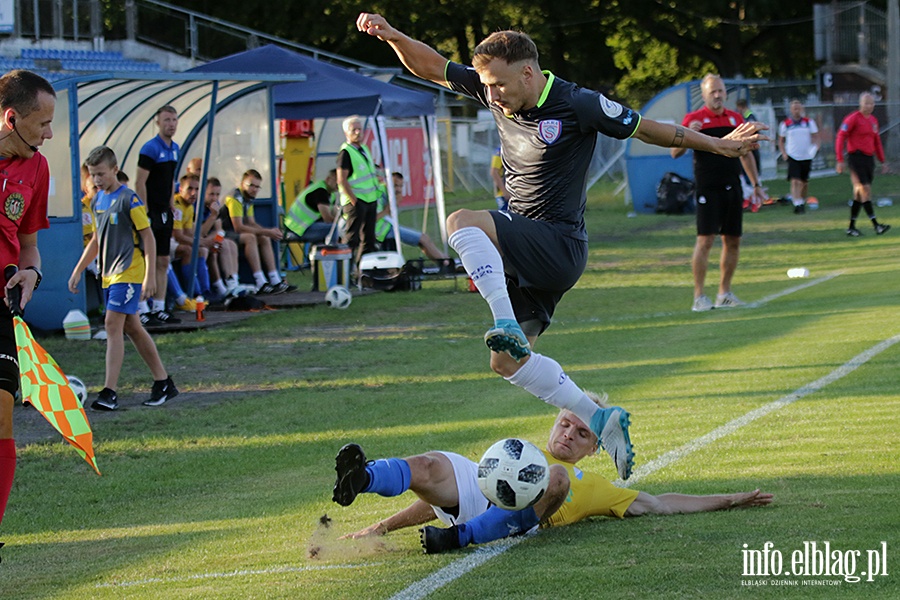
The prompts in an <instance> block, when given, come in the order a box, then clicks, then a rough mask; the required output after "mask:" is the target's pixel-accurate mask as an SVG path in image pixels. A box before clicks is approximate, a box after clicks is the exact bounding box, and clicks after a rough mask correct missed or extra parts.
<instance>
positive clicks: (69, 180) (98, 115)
mask: <svg viewBox="0 0 900 600" xmlns="http://www.w3.org/2000/svg"><path fill="white" fill-rule="evenodd" d="M303 80H304V76H303V75H301V74H293V75H279V76H272V75H260V74H256V75H248V74H223V73H166V74H160V73H147V74H134V73H129V74H128V76H127V77H120V76H116V75H114V74H97V75H88V76H83V77H76V78H71V79H63V80H58V81H55V82H54V83H53V86H54V89H55V90H56V93H57V103H56V113H55V116H54V124H53V128H54V137H53V139H51V140H48V141H47V142H45V143H44V146H43V147H42V149H41V152H42V153H43V154H44V155H45V156H46V157H47V159H48V161H49V163H50V175H51V185H50V199H49V206H48V212H49V217H50V229H48V230H44V231H41V232H40V233H39V234H38V247H39V248H40V251H41V256H42V261H43V270H44V283H43V285H42V286H41V289H40V291H39V292H38V293H37V294H35V296H34V299H33V300H32V302H31V303H30V304H29V305H28V307H27V310H26V312H25V318H26V320H27V321H28V322H29V324H31V325H32V326H34V327H37V328H39V329H45V330H56V329H60V328H61V327H62V321H63V318H64V317H65V315H66V314H67V313H68V311H69V310H71V309H75V308H77V309H81V310H86V309H87V297H86V293H85V285H84V280H82V284H81V285H80V286H79V290H78V293H77V294H71V293H70V292H69V291H68V289H67V283H68V279H69V275H70V274H71V272H72V269H73V268H74V266H75V264H76V263H77V262H78V259H79V257H80V256H81V252H82V249H83V243H82V217H81V214H82V213H81V197H82V192H81V181H80V165H81V163H82V160H83V159H82V157H83V156H86V155H87V153H89V152H90V151H91V149H92V148H94V147H96V146H100V145H107V146H109V147H110V148H112V149H113V151H115V152H116V155H117V157H118V159H119V168H120V169H122V170H124V171H125V172H126V173H128V174H129V176H131V177H132V178H133V177H134V175H135V173H136V168H137V160H138V154H139V152H140V149H141V146H142V145H143V144H144V142H146V141H148V140H150V139H151V138H153V137H154V136H155V135H156V134H157V129H156V125H155V116H156V111H157V110H158V109H159V108H160V107H161V106H164V105H171V106H173V107H175V108H176V110H178V113H179V134H178V137H179V138H180V139H183V140H184V143H182V144H181V146H182V148H190V147H192V145H193V143H194V141H195V140H198V138H199V137H200V136H205V140H204V142H203V143H202V145H201V147H202V148H203V149H204V158H205V160H204V162H203V167H204V173H203V178H204V180H205V179H206V177H207V176H208V173H209V172H212V171H211V169H216V175H217V176H218V177H220V178H222V179H223V181H230V180H236V179H237V177H239V175H240V173H242V172H243V171H244V170H246V168H249V167H253V168H257V169H258V170H260V171H261V172H264V173H266V174H269V175H270V176H268V177H265V179H264V181H266V182H267V183H268V185H267V186H266V191H267V192H268V194H267V195H266V194H265V193H261V194H260V197H259V198H258V200H257V205H258V206H260V207H262V208H263V210H262V211H260V213H259V220H260V221H261V222H262V223H267V222H269V223H270V224H273V225H274V219H275V216H276V215H277V194H276V189H275V186H276V183H275V180H276V178H275V177H274V174H275V172H276V170H275V169H276V167H275V137H274V136H275V132H274V131H273V123H274V119H275V109H274V103H273V99H272V98H273V88H274V86H275V84H276V83H285V82H286V81H293V82H302V81H303ZM184 132H188V133H187V135H186V136H185V135H184ZM179 161H184V156H181V157H179ZM264 196H266V197H264Z"/></svg>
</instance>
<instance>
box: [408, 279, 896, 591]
mask: <svg viewBox="0 0 900 600" xmlns="http://www.w3.org/2000/svg"><path fill="white" fill-rule="evenodd" d="M815 283H818V282H817V281H811V282H809V283H807V284H804V287H808V286H809V285H815ZM786 293H789V291H787V292H786ZM761 302H762V301H761ZM897 342H900V334H898V335H895V336H894V337H892V338H889V339H886V340H884V341H883V342H880V343H878V344H875V345H874V346H872V347H871V348H869V349H868V350H866V351H865V352H862V353H861V354H858V355H856V356H854V357H853V358H851V359H850V360H849V361H847V362H846V363H844V364H843V365H841V366H840V367H838V368H837V369H835V370H834V371H832V372H831V373H829V374H828V375H826V376H825V377H822V378H820V379H817V380H815V381H813V382H812V383H809V384H807V385H804V386H803V387H801V388H800V389H798V390H795V391H794V392H791V393H790V394H788V395H787V396H784V397H782V398H779V399H778V400H775V401H773V402H770V403H769V404H766V405H764V406H761V407H759V408H757V409H755V410H751V411H750V412H748V413H747V414H745V415H743V416H741V417H738V418H737V419H734V420H733V421H730V422H728V423H726V424H725V425H722V426H721V427H719V428H717V429H714V430H713V431H711V432H709V433H707V434H706V435H704V436H701V437H699V438H697V439H695V440H693V441H691V442H688V443H687V444H685V445H684V446H682V447H681V448H677V449H675V450H672V451H670V452H666V453H665V454H663V455H662V456H660V457H659V458H656V459H654V460H651V461H650V462H649V463H647V464H646V465H642V466H641V467H638V468H637V469H636V470H635V471H634V474H633V475H632V476H631V477H630V478H629V479H628V481H627V482H623V481H622V480H621V479H620V480H618V481H616V482H615V483H616V485H619V486H622V487H628V486H630V485H631V484H633V483H636V482H638V481H640V480H641V479H642V478H644V477H647V476H649V475H651V474H652V473H655V472H656V471H659V470H660V469H663V468H665V467H667V466H669V465H671V464H672V463H674V462H677V461H679V460H681V459H682V458H684V457H685V456H687V455H688V454H691V453H692V452H696V451H697V450H700V449H701V448H703V447H705V446H708V445H710V444H711V443H713V442H714V441H716V440H718V439H719V438H722V437H724V436H726V435H728V434H730V433H734V432H735V431H737V430H738V429H740V428H741V427H743V426H745V425H748V424H750V423H752V422H753V421H755V420H757V419H759V418H760V417H764V416H766V415H767V414H769V413H770V412H773V411H776V410H778V409H779V408H784V407H785V406H787V405H789V404H791V403H793V402H796V401H797V400H799V399H800V398H803V397H804V396H808V395H809V394H812V393H814V392H817V391H819V390H821V389H822V388H824V387H825V386H826V385H828V384H830V383H834V382H835V381H837V380H838V379H840V378H841V377H844V376H845V375H849V374H850V373H852V372H853V371H855V370H856V369H858V368H859V367H860V366H862V365H864V364H865V363H867V362H868V361H870V360H871V359H872V358H874V357H875V356H877V355H878V354H880V353H882V352H884V351H885V350H887V349H888V348H890V347H891V346H893V345H894V344H896V343H897ZM523 539H524V536H522V537H516V538H507V539H505V540H502V541H500V542H495V543H493V544H491V545H490V546H481V547H479V548H478V549H477V550H475V551H474V552H472V553H471V554H469V555H467V556H465V557H463V558H460V559H458V560H455V561H453V562H452V563H450V564H449V565H447V566H446V567H444V568H443V569H440V570H438V571H435V572H434V573H432V574H431V575H429V576H428V577H426V578H425V579H422V580H421V581H417V582H416V583H414V584H412V585H411V586H409V587H408V588H406V589H405V590H402V591H401V592H399V593H397V594H395V595H394V596H393V597H392V598H391V600H419V599H420V598H424V597H425V596H427V595H428V594H430V593H432V592H434V591H437V590H438V589H440V588H442V587H443V586H445V585H447V584H449V583H452V582H453V581H455V580H456V579H459V578H460V577H462V576H463V575H465V574H466V573H468V572H469V571H471V570H472V569H474V568H475V567H478V566H480V565H482V564H484V563H485V562H487V561H488V560H490V559H492V558H494V557H495V556H499V555H500V554H503V553H504V552H506V551H507V550H509V549H510V548H512V547H513V546H515V545H516V544H518V543H519V542H520V541H522V540H523Z"/></svg>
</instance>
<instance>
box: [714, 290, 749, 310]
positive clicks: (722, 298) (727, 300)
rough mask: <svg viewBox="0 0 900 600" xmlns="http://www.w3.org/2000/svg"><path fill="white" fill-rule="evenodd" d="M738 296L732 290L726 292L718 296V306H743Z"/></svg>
mask: <svg viewBox="0 0 900 600" xmlns="http://www.w3.org/2000/svg"><path fill="white" fill-rule="evenodd" d="M743 305H744V303H743V302H741V301H740V300H739V299H738V297H737V296H735V295H734V294H732V293H731V292H725V293H724V294H719V295H718V296H716V308H734V307H735V306H743Z"/></svg>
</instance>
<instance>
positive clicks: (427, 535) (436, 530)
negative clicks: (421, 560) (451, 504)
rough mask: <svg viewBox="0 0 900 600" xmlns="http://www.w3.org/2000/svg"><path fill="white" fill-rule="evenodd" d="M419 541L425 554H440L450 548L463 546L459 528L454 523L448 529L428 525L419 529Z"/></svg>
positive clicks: (456, 548)
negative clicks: (460, 542) (460, 540)
mask: <svg viewBox="0 0 900 600" xmlns="http://www.w3.org/2000/svg"><path fill="white" fill-rule="evenodd" d="M419 541H420V542H421V543H422V550H424V551H425V554H440V553H441V552H447V551H448V550H458V549H459V548H462V546H460V544H459V530H458V528H457V527H456V525H454V526H453V527H450V528H448V529H441V528H440V527H432V526H431V525H426V526H425V527H423V528H422V529H420V530H419Z"/></svg>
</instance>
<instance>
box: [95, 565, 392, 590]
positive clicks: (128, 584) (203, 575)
mask: <svg viewBox="0 0 900 600" xmlns="http://www.w3.org/2000/svg"><path fill="white" fill-rule="evenodd" d="M376 564H381V563H361V564H358V565H317V566H313V567H274V568H271V569H240V570H237V571H228V572H227V573H197V574H196V575H185V576H183V577H150V578H148V579H139V580H137V581H118V582H114V583H98V584H97V585H96V586H95V587H98V588H119V587H132V586H135V585H146V584H149V583H173V582H177V581H195V580H198V579H222V578H225V577H243V576H246V575H270V574H272V573H299V572H303V571H328V570H331V569H358V568H361V567H373V566H375V565H376Z"/></svg>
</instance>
